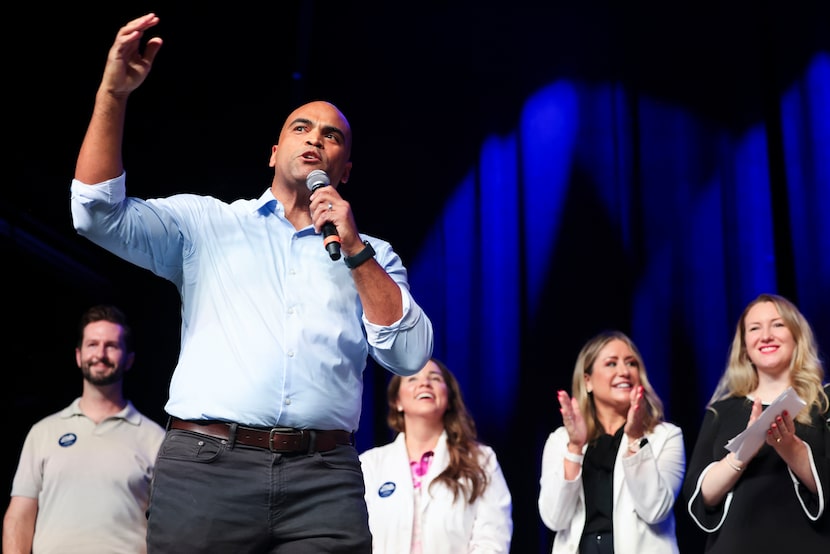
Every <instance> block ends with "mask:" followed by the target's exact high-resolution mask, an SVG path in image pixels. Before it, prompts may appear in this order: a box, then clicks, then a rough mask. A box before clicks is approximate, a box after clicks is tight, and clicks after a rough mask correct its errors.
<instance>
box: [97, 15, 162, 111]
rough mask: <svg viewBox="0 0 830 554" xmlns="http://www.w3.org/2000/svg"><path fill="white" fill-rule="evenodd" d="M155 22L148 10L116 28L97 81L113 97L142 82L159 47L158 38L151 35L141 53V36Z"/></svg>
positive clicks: (156, 19)
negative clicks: (102, 74) (99, 80)
mask: <svg viewBox="0 0 830 554" xmlns="http://www.w3.org/2000/svg"><path fill="white" fill-rule="evenodd" d="M158 22H159V18H158V16H156V15H155V14H154V13H148V14H146V15H143V16H141V17H139V18H137V19H133V20H132V21H130V22H129V23H127V24H126V25H124V26H123V27H121V29H119V30H118V34H117V35H116V37H115V42H114V43H113V45H112V47H111V48H110V51H109V55H108V56H107V65H106V67H105V68H104V76H103V79H102V81H101V89H102V90H105V91H106V92H108V93H110V94H113V95H116V96H126V95H128V94H129V93H130V92H132V91H134V90H135V89H136V88H138V86H139V85H140V84H141V83H143V82H144V79H145V78H146V77H147V75H148V74H149V73H150V68H151V67H152V65H153V60H154V59H155V57H156V54H157V53H158V51H159V48H161V44H162V40H161V38H160V37H152V38H151V39H149V40H148V41H147V44H146V45H145V46H144V52H142V51H141V38H142V36H144V32H145V31H146V30H147V29H150V28H151V27H155V26H156V25H157V24H158Z"/></svg>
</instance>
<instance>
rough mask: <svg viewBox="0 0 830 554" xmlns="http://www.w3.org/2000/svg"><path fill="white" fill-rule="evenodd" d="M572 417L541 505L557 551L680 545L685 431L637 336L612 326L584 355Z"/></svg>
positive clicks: (566, 416) (550, 461) (547, 464)
mask: <svg viewBox="0 0 830 554" xmlns="http://www.w3.org/2000/svg"><path fill="white" fill-rule="evenodd" d="M558 400H559V406H560V412H561V413H562V419H563V422H564V425H563V426H562V427H559V428H558V429H557V430H556V431H554V432H553V433H551V434H550V436H549V437H548V439H547V442H546V443H545V448H544V451H543V453H542V478H541V481H540V483H541V490H540V492H539V514H540V515H541V517H542V521H543V522H544V523H545V525H547V527H548V528H549V529H551V530H552V531H555V532H556V535H555V537H554V541H553V552H554V554H559V553H576V552H579V553H580V554H611V553H614V554H649V553H654V554H662V553H677V552H679V549H678V546H677V537H676V533H675V520H674V512H673V509H674V503H675V500H676V499H677V495H678V493H679V492H680V487H681V484H682V481H683V475H684V471H685V467H686V454H685V449H684V445H683V434H682V432H681V430H680V428H679V427H677V426H676V425H673V424H671V423H667V422H665V421H663V405H662V402H661V401H660V399H659V397H658V396H657V394H656V393H655V392H654V389H653V388H652V386H651V384H650V383H649V382H648V378H647V376H646V369H645V365H644V363H643V359H642V356H641V355H640V352H639V350H638V349H637V347H636V346H635V344H634V343H633V342H632V340H631V339H630V338H629V337H628V336H626V335H625V334H624V333H621V332H619V331H607V332H604V333H601V334H599V335H597V336H596V337H594V338H592V339H591V340H589V341H588V342H587V343H586V344H585V346H583V347H582V350H581V351H580V353H579V356H578V357H577V361H576V366H575V367H574V373H573V398H571V397H569V396H568V393H567V392H565V391H559V394H558Z"/></svg>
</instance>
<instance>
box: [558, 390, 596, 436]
mask: <svg viewBox="0 0 830 554" xmlns="http://www.w3.org/2000/svg"><path fill="white" fill-rule="evenodd" d="M557 399H558V400H559V411H560V412H561V413H562V423H563V425H564V426H565V430H566V431H568V442H569V443H570V444H571V445H573V446H575V447H577V448H579V449H581V448H582V447H583V446H584V445H585V443H586V442H587V441H588V427H587V426H586V425H585V418H584V417H583V416H582V412H581V411H579V403H578V402H577V401H576V399H575V398H571V397H570V396H568V393H567V392H565V391H563V390H561V391H559V392H558V393H557Z"/></svg>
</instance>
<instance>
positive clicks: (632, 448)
mask: <svg viewBox="0 0 830 554" xmlns="http://www.w3.org/2000/svg"><path fill="white" fill-rule="evenodd" d="M647 444H648V439H647V438H645V437H643V438H641V439H640V440H639V441H637V442H635V443H628V451H629V452H631V453H632V454H636V453H637V452H639V451H640V449H641V448H642V447H644V446H645V445H647Z"/></svg>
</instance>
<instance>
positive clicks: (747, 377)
mask: <svg viewBox="0 0 830 554" xmlns="http://www.w3.org/2000/svg"><path fill="white" fill-rule="evenodd" d="M823 379H824V369H823V367H822V363H821V360H820V358H819V355H818V347H817V345H816V342H815V339H814V336H813V331H812V329H811V328H810V325H809V323H808V322H807V320H806V319H805V318H804V316H803V315H802V314H801V312H800V311H799V310H798V308H796V307H795V305H793V303H792V302H790V301H789V300H787V299H786V298H783V297H781V296H778V295H774V294H761V295H760V296H758V297H757V298H756V299H755V300H753V301H752V302H751V303H750V304H749V305H748V306H747V307H746V308H745V309H744V312H743V314H742V315H741V317H740V319H739V321H738V325H737V328H736V330H735V336H734V338H733V340H732V345H731V347H730V352H729V358H728V364H727V367H726V371H725V372H724V374H723V376H722V377H721V379H720V382H719V383H718V386H717V388H716V389H715V392H714V394H713V395H712V398H711V400H710V401H709V404H708V405H707V408H706V412H705V415H704V418H703V424H702V427H701V429H700V432H699V434H698V438H697V442H696V444H695V447H694V450H693V452H692V457H691V459H690V462H689V467H688V471H687V473H686V477H685V481H684V485H683V495H684V497H685V498H686V499H687V500H688V510H689V514H690V515H691V517H692V519H693V520H694V522H695V523H696V524H697V526H698V527H700V528H701V529H702V530H703V531H705V532H706V533H707V534H708V535H707V538H706V552H707V553H710V554H714V553H730V554H731V553H733V552H739V551H741V552H743V551H748V552H752V551H755V552H794V551H799V552H828V551H830V550H828V547H830V514H828V509H829V508H828V502H830V429H828V423H827V418H828V398H827V394H826V392H825V391H824V389H823V384H822V382H823ZM770 405H772V406H773V407H771V410H772V412H770V413H766V412H765V410H766V409H767V407H768V406H770ZM776 412H777V413H776ZM762 415H763V417H762ZM753 425H759V426H761V428H753V427H752V426H753ZM739 435H740V436H739ZM732 439H735V440H734V441H732ZM730 441H732V442H731V443H730ZM727 443H730V444H729V447H728V448H727ZM732 450H734V451H732Z"/></svg>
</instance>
